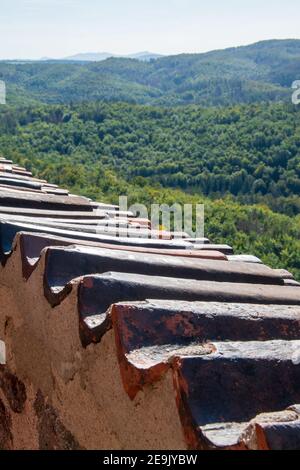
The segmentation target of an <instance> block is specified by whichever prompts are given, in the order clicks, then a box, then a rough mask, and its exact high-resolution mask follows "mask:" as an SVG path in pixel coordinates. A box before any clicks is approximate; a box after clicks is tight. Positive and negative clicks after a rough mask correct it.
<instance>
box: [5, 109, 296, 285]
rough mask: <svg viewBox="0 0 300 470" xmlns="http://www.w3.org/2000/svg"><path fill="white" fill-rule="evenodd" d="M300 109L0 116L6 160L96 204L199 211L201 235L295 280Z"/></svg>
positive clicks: (9, 111) (60, 112)
mask: <svg viewBox="0 0 300 470" xmlns="http://www.w3.org/2000/svg"><path fill="white" fill-rule="evenodd" d="M299 144H300V109H298V108H297V107H293V106H291V105H284V104H268V105H266V104H255V105H241V106H231V107H225V108H202V107H199V106H196V105H193V106H187V107H180V108H176V107H175V108H163V107H150V106H141V105H131V104H126V103H119V104H108V103H87V104H84V105H83V104H81V105H68V106H67V105H51V106H46V105H34V106H29V107H25V108H12V107H9V108H2V109H1V112H0V149H1V152H2V154H3V155H5V156H6V157H8V158H11V159H12V160H14V161H15V162H17V163H20V164H22V165H24V166H26V167H27V168H29V169H31V170H32V171H33V173H34V174H38V175H39V176H41V177H45V178H46V179H48V180H49V181H53V182H56V183H58V184H60V185H61V186H65V187H66V188H69V189H70V190H72V192H74V193H80V194H83V195H87V196H89V197H93V198H95V199H98V200H105V201H110V202H115V203H117V202H118V196H119V195H128V196H129V201H130V203H135V202H141V203H145V204H147V205H150V204H151V203H154V202H158V203H169V204H171V203H174V202H177V203H204V204H205V216H206V218H205V221H206V225H205V229H206V233H205V235H206V236H208V237H209V238H211V239H212V240H213V241H215V242H226V243H229V244H231V245H232V246H233V247H234V248H235V250H236V252H237V253H239V252H243V253H251V254H255V255H256V256H258V257H260V258H261V259H262V260H263V261H264V262H266V263H267V264H269V265H271V266H274V267H281V268H286V269H288V270H290V271H291V272H293V273H294V274H295V275H296V276H297V277H298V278H299V279H300V237H299V235H300V215H299V214H300V211H299V208H300V197H299V188H300V151H299V148H300V147H299Z"/></svg>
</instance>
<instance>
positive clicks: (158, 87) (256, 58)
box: [0, 39, 300, 106]
mask: <svg viewBox="0 0 300 470" xmlns="http://www.w3.org/2000/svg"><path fill="white" fill-rule="evenodd" d="M103 54H109V53H103ZM145 54H146V55H147V54H150V53H143V52H141V53H138V54H137V55H138V58H139V60H134V59H136V58H137V57H134V59H133V58H124V57H122V58H118V57H109V58H106V59H104V60H100V61H87V60H83V59H82V57H81V58H80V57H79V59H78V56H77V59H76V60H75V59H74V58H73V59H72V60H60V61H40V62H27V63H26V62H24V63H21V62H19V63H17V62H15V63H14V62H8V61H7V62H5V61H3V62H0V80H4V81H6V84H7V99H8V103H19V104H25V103H26V102H33V101H34V102H36V101H42V102H46V103H70V102H93V101H105V102H111V101H113V102H116V101H119V102H120V101H123V102H129V103H140V104H152V105H162V106H178V105H187V104H198V105H203V106H227V105H232V104H238V103H256V102H262V101H266V102H269V101H286V102H290V101H291V95H292V90H291V85H292V83H293V82H294V81H295V80H299V79H300V40H298V39H287V40H269V41H262V42H259V43H256V44H252V45H249V46H242V47H235V48H230V49H224V50H217V51H212V52H207V53H201V54H180V55H174V56H165V57H160V58H157V59H156V60H145ZM137 55H135V56H137ZM148 57H149V56H148ZM90 58H91V56H90Z"/></svg>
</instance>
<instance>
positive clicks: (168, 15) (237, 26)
mask: <svg viewBox="0 0 300 470" xmlns="http://www.w3.org/2000/svg"><path fill="white" fill-rule="evenodd" d="M0 18H1V26H0V58H2V59H7V58H40V57H42V56H48V57H49V56H50V57H55V58H59V57H64V56H67V55H71V54H74V53H78V52H102V51H107V52H113V53H117V54H126V53H132V52H137V51H144V50H149V51H151V52H160V53H163V54H176V53H180V52H203V51H208V50H211V49H218V48H225V47H230V46H236V45H242V44H249V43H251V42H255V41H259V40H262V39H271V38H300V1H299V0H284V1H283V0H206V1H204V0H0Z"/></svg>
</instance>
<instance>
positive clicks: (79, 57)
mask: <svg viewBox="0 0 300 470" xmlns="http://www.w3.org/2000/svg"><path fill="white" fill-rule="evenodd" d="M110 57H117V58H125V59H137V60H142V61H149V60H155V59H158V58H160V57H164V56H163V54H157V53H155V52H148V51H143V52H136V53H134V54H126V55H120V54H113V53H110V52H83V53H79V54H74V55H72V56H68V57H64V58H63V59H61V60H68V61H79V62H101V61H102V60H106V59H109V58H110ZM47 60H49V59H47ZM50 60H51V59H50Z"/></svg>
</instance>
